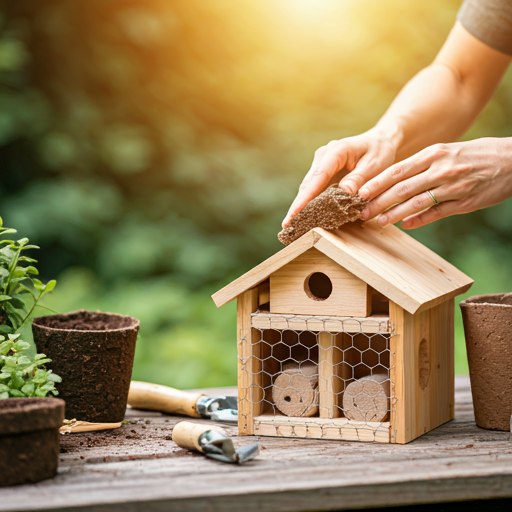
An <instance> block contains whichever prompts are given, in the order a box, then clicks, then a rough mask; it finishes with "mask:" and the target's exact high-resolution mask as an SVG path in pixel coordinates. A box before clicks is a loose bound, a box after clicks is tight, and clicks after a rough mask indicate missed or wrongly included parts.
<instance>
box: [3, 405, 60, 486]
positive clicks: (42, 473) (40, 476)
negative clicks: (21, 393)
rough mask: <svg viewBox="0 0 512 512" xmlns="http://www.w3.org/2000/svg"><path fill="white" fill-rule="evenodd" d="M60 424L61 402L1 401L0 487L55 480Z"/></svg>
mask: <svg viewBox="0 0 512 512" xmlns="http://www.w3.org/2000/svg"><path fill="white" fill-rule="evenodd" d="M63 421H64V400H59V399H58V398H7V399H6V400H0V487H5V486H7V485H17V484H27V483H33V482H39V481H40V480H46V479H47V478H52V477H53V476H55V474H56V473H57V466H58V464H59V441H60V434H59V428H60V427H61V426H62V423H63Z"/></svg>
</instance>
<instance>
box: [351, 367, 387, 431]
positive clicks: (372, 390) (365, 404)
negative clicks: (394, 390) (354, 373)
mask: <svg viewBox="0 0 512 512" xmlns="http://www.w3.org/2000/svg"><path fill="white" fill-rule="evenodd" d="M343 412H344V414H345V417H346V418H347V419H349V420H354V421H386V419H387V418H388V416H389V376H388V375H387V374H385V373H379V374H375V375H369V376H367V377H363V378H361V379H358V380H356V381H354V382H351V383H350V384H349V385H348V386H347V388H346V389H345V392H344V393H343Z"/></svg>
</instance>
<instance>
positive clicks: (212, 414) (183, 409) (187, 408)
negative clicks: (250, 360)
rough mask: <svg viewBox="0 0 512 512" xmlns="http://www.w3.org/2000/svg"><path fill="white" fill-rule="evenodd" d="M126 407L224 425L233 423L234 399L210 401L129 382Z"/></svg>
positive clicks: (197, 395)
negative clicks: (207, 420)
mask: <svg viewBox="0 0 512 512" xmlns="http://www.w3.org/2000/svg"><path fill="white" fill-rule="evenodd" d="M128 404H129V405H131V406H132V407H134V408H136V409H148V410H151V411H160V412H167V413H170V414H184V415H185V416H191V417H192V418H207V419H210V420H214V421H220V422H225V423H237V421H238V405H237V398H236V396H220V397H216V398H210V397H208V396H206V395H204V394H203V393H198V392H194V391H181V390H179V389H175V388H171V387H168V386H162V385H160V384H150V383H148V382H138V381H135V380H132V382H131V384H130V392H129V394H128Z"/></svg>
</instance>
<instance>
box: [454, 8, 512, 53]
mask: <svg viewBox="0 0 512 512" xmlns="http://www.w3.org/2000/svg"><path fill="white" fill-rule="evenodd" d="M457 19H458V20H459V21H460V23H461V24H462V26H463V27H464V28H465V29H466V30H467V31H468V32H469V33H470V34H472V35H473V36H475V37H476V38H477V39H480V41H482V42H483V43H485V44H486V45H488V46H490V47H491V48H494V49H495V50H498V51H500V52H502V53H506V54H508V55H512V0H465V1H464V3H463V4H462V6H461V8H460V10H459V12H458V14H457Z"/></svg>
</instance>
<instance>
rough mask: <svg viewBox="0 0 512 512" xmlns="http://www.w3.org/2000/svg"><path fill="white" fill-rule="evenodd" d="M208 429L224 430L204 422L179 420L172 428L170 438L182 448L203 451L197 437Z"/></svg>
mask: <svg viewBox="0 0 512 512" xmlns="http://www.w3.org/2000/svg"><path fill="white" fill-rule="evenodd" d="M208 430H217V431H218V432H221V433H223V434H226V431H225V430H224V429H222V428H220V427H216V426H213V425H205V424H204V423H192V422H191V421H180V422H179V423H177V424H176V425H175V426H174V428H173V429H172V440H173V441H174V442H175V443H176V444H177V445H178V446H181V447H182V448H188V449H189V450H196V451H198V452H201V453H202V452H203V449H202V448H201V445H200V444H199V438H200V437H201V435H202V434H204V433H205V432H207V431H208Z"/></svg>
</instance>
